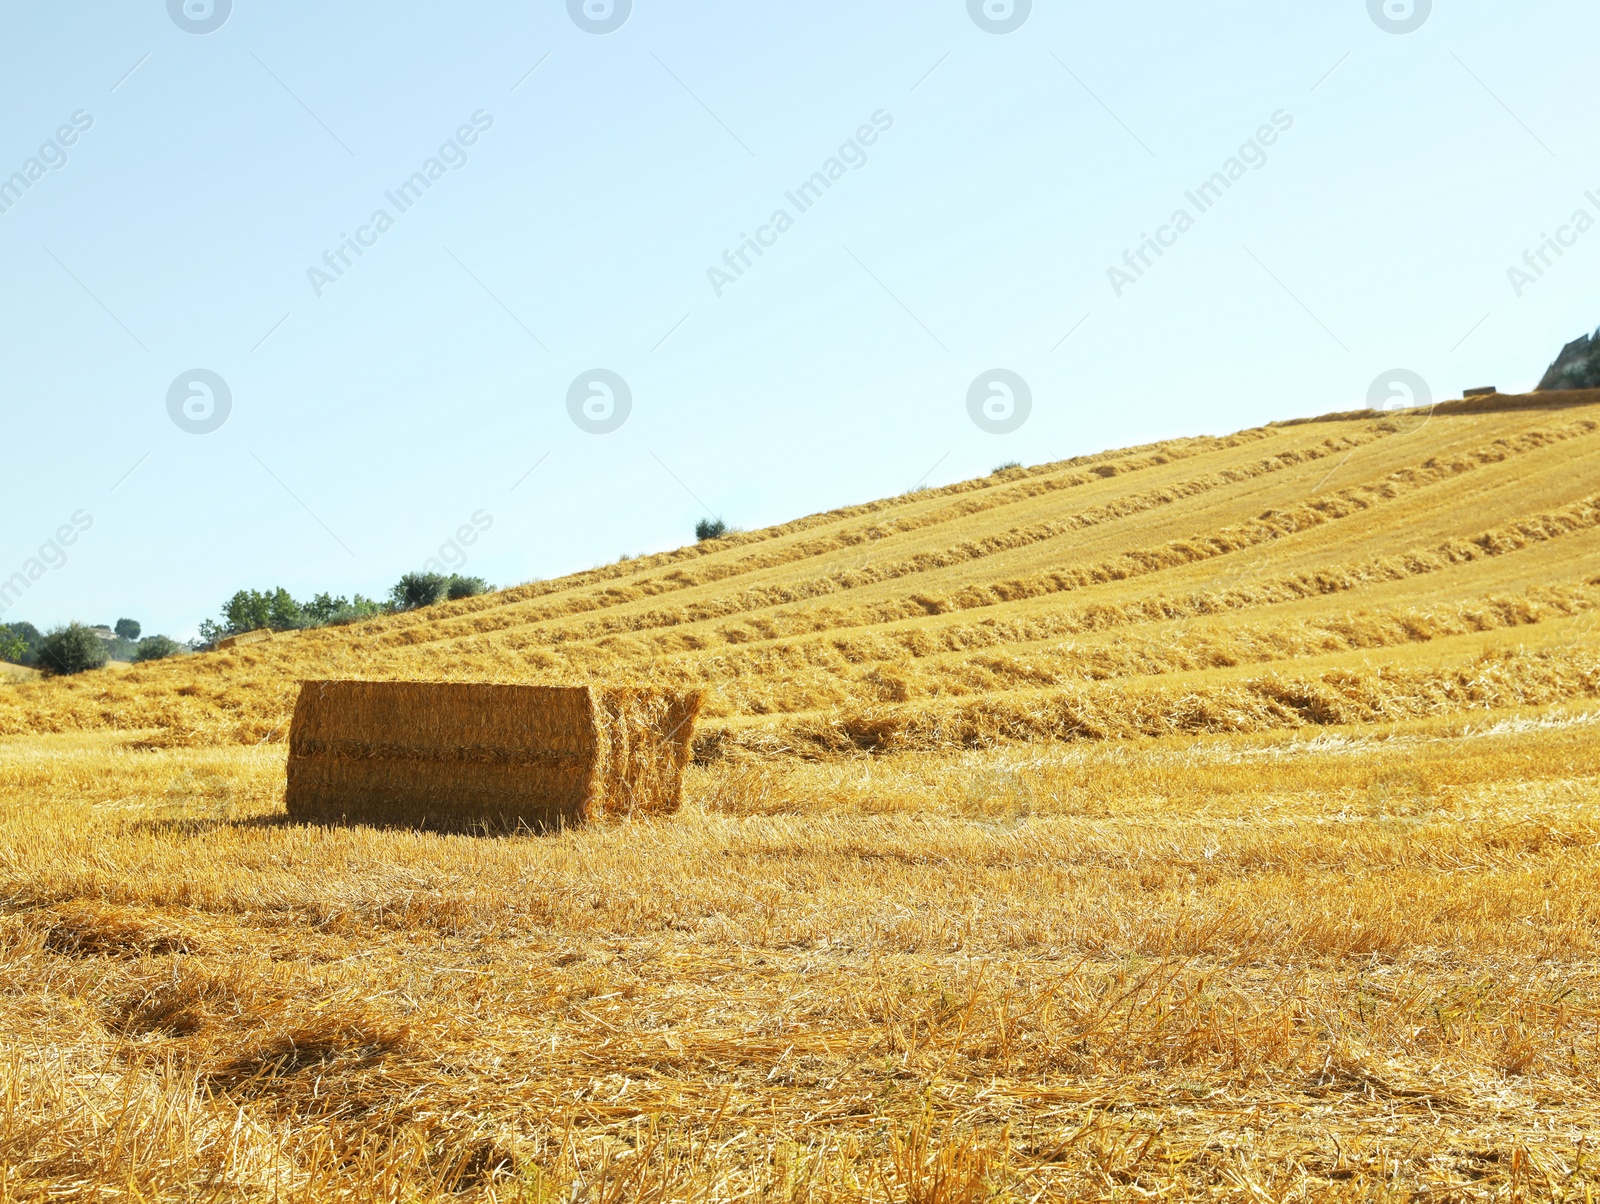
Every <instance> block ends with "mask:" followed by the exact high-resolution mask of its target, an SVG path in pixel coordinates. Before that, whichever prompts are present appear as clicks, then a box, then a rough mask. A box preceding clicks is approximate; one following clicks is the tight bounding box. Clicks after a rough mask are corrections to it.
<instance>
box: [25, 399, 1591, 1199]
mask: <svg viewBox="0 0 1600 1204" xmlns="http://www.w3.org/2000/svg"><path fill="white" fill-rule="evenodd" d="M1597 603H1600V391H1596V392H1590V393H1580V394H1562V395H1549V394H1544V395H1535V396H1530V397H1520V398H1505V397H1494V398H1489V399H1483V400H1479V399H1474V400H1473V401H1471V402H1463V403H1450V404H1446V405H1442V406H1439V407H1438V408H1436V409H1435V410H1434V411H1432V412H1431V413H1410V412H1406V413H1401V414H1391V415H1381V416H1380V415H1376V414H1374V413H1372V412H1369V411H1363V412H1360V413H1353V414H1336V415H1331V416H1328V417H1325V418H1320V419H1315V420H1309V421H1296V422H1284V423H1275V424H1271V425H1268V426H1265V427H1261V428H1257V429H1253V430H1248V431H1242V432H1240V433H1238V434H1235V435H1231V436H1226V437H1216V438H1191V439H1179V440H1172V441H1168V442H1164V443H1159V444H1153V445H1150V446H1146V447H1137V448H1128V449H1124V450H1121V451H1114V452H1108V453H1104V454H1101V455H1096V456H1086V457H1080V458H1078V459H1075V460H1071V461H1066V462H1062V463H1054V464H1044V465H1037V466H1034V467H1030V468H1020V469H1008V470H1003V471H998V472H996V473H995V474H994V475H992V476H990V477H987V478H984V479H981V480H975V481H967V482H963V483H961V484H957V485H951V486H948V487H946V488H943V489H929V490H921V491H917V492H914V493H910V494H906V495H904V496H901V497H896V498H890V499H886V500H884V501H881V502H876V503H872V504H868V505H861V506H854V507H848V508H844V509H841V510H837V511H833V512H830V513H827V514H819V515H815V516H812V517H810V518H805V519H801V520H799V521H796V522H793V523H788V524H785V525H783V526H779V527H774V528H771V529H768V530H763V531H756V532H750V533H741V534H737V535H734V536H731V537H728V538H724V539H720V540H716V541H709V542H706V543H702V544H698V545H695V546H690V547H685V548H681V549H678V550H676V551H673V552H668V553H663V554H660V555H655V556H648V557H645V558H642V559H639V560H630V561H626V562H622V563H618V564H613V565H610V566H607V567H605V568H600V569H596V570H594V571H592V572H587V573H579V574H575V575H573V576H570V577H566V578H563V579H561V580H557V581H547V582H539V583H535V584H530V585H526V586H522V587H520V588H517V589H512V590H506V591H503V592H500V593H498V594H494V595H492V596H487V597H482V598H476V599H470V600H464V601H461V602H456V603H449V604H445V605H442V606H437V607H433V608H430V609H427V610H423V611H416V612H412V613H408V614H403V615H396V616H391V617H387V618H384V619H381V620H375V621H371V622H366V623H363V624H361V625H359V626H351V627H343V628H337V629H323V630H315V631H306V632H299V633H294V634H287V635H281V636H278V637H275V638H272V639H268V640H262V641H258V642H253V643H241V644H239V645H237V646H235V647H233V648H229V649H224V650H219V651H215V652H211V653H206V654H201V655H195V656H189V657H182V658H177V659H174V660H170V661H164V662H158V663H153V664H146V665H137V666H133V667H131V668H129V669H127V670H126V671H124V672H118V673H115V674H113V673H105V672H96V673H87V674H83V675H80V676H78V677H75V678H69V679H54V680H45V681H41V682H33V683H25V684H21V685H16V686H8V687H5V688H0V1048H3V1049H4V1051H5V1054H4V1056H3V1057H0V1198H3V1199H18V1200H22V1199H45V1198H68V1197H71V1198H76V1199H100V1200H124V1199H140V1200H145V1201H152V1202H154V1201H161V1202H168V1201H171V1202H173V1204H177V1202H179V1201H183V1202H187V1201H190V1200H196V1199H217V1200H235V1199H237V1200H266V1199H295V1200H322V1199H341V1200H352V1201H362V1200H374V1201H375V1200H384V1201H393V1200H416V1201H433V1200H453V1201H482V1202H483V1204H489V1202H491V1201H495V1202H501V1201H509V1200H520V1201H530V1202H531V1201H538V1202H541V1204H544V1202H553V1201H557V1200H572V1201H579V1200H582V1201H591V1202H595V1204H599V1202H601V1201H611V1202H621V1201H625V1200H626V1201H632V1200H642V1201H661V1202H663V1204H664V1202H666V1201H679V1200H681V1201H707V1202H712V1201H727V1200H737V1199H767V1200H784V1201H790V1202H799V1201H857V1200H871V1201H880V1202H883V1204H905V1202H911V1201H915V1202H919V1204H980V1202H984V1201H1018V1202H1020V1201H1042V1200H1059V1201H1078V1200H1091V1199H1093V1200H1127V1199H1132V1198H1138V1199H1157V1198H1159V1199H1163V1200H1201V1199H1204V1200H1215V1199H1221V1198H1226V1199H1240V1200H1310V1199H1351V1200H1355V1199H1384V1200H1390V1199H1392V1200H1402V1199H1411V1200H1416V1199H1429V1200H1434V1199H1444V1200H1460V1201H1476V1200H1482V1201H1486V1202H1487V1201H1499V1200H1516V1199H1534V1198H1539V1199H1561V1200H1573V1201H1576V1200H1589V1199H1593V1198H1594V1197H1595V1194H1596V1192H1597V1191H1600V1169H1597V1167H1596V1166H1595V1163H1594V1159H1593V1138H1594V1134H1595V1133H1596V1132H1597V1131H1600V1079H1597V1077H1596V1074H1595V1066H1596V1064H1597V1059H1600V892H1596V890H1595V883H1596V882H1600V740H1597V739H1596V732H1597V731H1600V705H1597V703H1600V640H1597V638H1596V613H1597V609H1596V608H1597ZM322 676H350V677H368V678H438V679H469V680H499V681H541V682H562V681H575V680H580V679H588V678H591V677H604V678H606V679H609V680H615V681H649V682H673V683H688V684H694V685H697V686H702V687H704V688H705V689H706V690H707V691H709V693H710V706H709V708H708V710H709V715H708V717H707V718H706V719H705V720H704V722H703V723H702V725H701V728H700V730H699V735H698V738H697V744H696V761H697V763H696V764H694V765H691V766H689V767H688V769H687V772H686V774H685V779H684V801H683V806H682V809H681V810H680V811H678V812H677V813H676V814H674V815H668V816H645V817H640V816H638V815H634V816H632V817H630V818H628V819H627V820H626V821H624V822H618V823H595V824H589V825H586V826H581V827H577V828H569V829H566V830H561V831H557V832H553V833H548V834H544V835H533V834H526V833H524V834H516V835H508V836H498V837H490V836H485V835H440V834H437V833H431V832H418V831H410V830H404V829H388V828H371V827H362V826H358V825H331V826H318V825H311V824H301V823H295V822H292V821H291V820H290V819H289V817H288V816H286V814H285V812H284V786H285V765H286V748H285V735H286V730H287V725H288V719H289V714H290V708H291V706H292V704H293V701H294V698H295V691H296V683H297V682H298V681H299V680H300V679H302V678H307V677H322Z"/></svg>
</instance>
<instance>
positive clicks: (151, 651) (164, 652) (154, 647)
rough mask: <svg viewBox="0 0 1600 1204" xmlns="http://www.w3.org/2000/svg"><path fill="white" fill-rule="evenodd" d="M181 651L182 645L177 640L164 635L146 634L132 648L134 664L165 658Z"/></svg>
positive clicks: (182, 649)
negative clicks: (135, 646)
mask: <svg viewBox="0 0 1600 1204" xmlns="http://www.w3.org/2000/svg"><path fill="white" fill-rule="evenodd" d="M182 651H184V647H183V645H182V644H180V643H178V641H177V640H174V639H172V638H170V637H168V636H164V635H147V636H145V638H144V639H142V640H140V641H139V646H138V647H137V648H136V649H134V653H133V659H134V662H135V663H136V664H143V663H144V662H145V661H160V660H165V659H166V658H167V657H169V656H176V655H177V654H178V653H180V652H182Z"/></svg>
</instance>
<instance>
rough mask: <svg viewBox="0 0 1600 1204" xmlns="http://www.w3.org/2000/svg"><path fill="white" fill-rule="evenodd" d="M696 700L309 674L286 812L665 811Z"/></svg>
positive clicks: (505, 818) (531, 822)
mask: <svg viewBox="0 0 1600 1204" xmlns="http://www.w3.org/2000/svg"><path fill="white" fill-rule="evenodd" d="M701 699H702V695H701V694H700V693H699V692H698V691H695V692H686V693H679V692H673V691H668V690H652V689H629V688H617V687H591V686H517V685H487V684H475V683H457V682H377V681H308V682H304V683H303V684H302V685H301V687H300V698H299V701H298V702H297V703H296V705H295V711H294V721H293V724H292V725H291V727H290V730H289V788H288V797H287V804H288V811H289V815H290V816H291V817H292V818H294V819H301V820H309V821H312V822H320V823H341V822H351V823H368V824H379V825H385V826H406V827H418V828H429V829H435V830H444V831H495V832H504V831H513V830H517V829H531V830H534V831H544V830H547V829H550V828H559V827H564V826H570V825H575V824H581V823H586V822H588V821H590V820H594V819H600V818H616V817H621V816H625V815H657V814H667V813H670V812H673V811H676V810H677V809H678V806H679V804H680V802H681V801H682V783H683V768H684V765H685V763H686V762H687V761H688V757H689V747H690V740H691V738H692V736H693V729H694V721H695V717H696V716H697V715H698V714H699V711H700V704H701Z"/></svg>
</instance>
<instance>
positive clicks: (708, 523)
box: [694, 518, 728, 543]
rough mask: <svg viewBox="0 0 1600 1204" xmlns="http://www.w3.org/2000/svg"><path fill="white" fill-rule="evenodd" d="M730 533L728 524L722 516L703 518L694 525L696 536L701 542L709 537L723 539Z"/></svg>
mask: <svg viewBox="0 0 1600 1204" xmlns="http://www.w3.org/2000/svg"><path fill="white" fill-rule="evenodd" d="M727 533H728V524H727V523H725V522H723V521H722V520H721V519H720V518H702V519H701V520H700V521H699V522H697V523H696V524H695V525H694V537H695V538H696V539H698V540H699V541H700V542H701V543H705V541H706V540H708V539H721V538H722V537H723V536H724V535H726V534H727Z"/></svg>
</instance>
